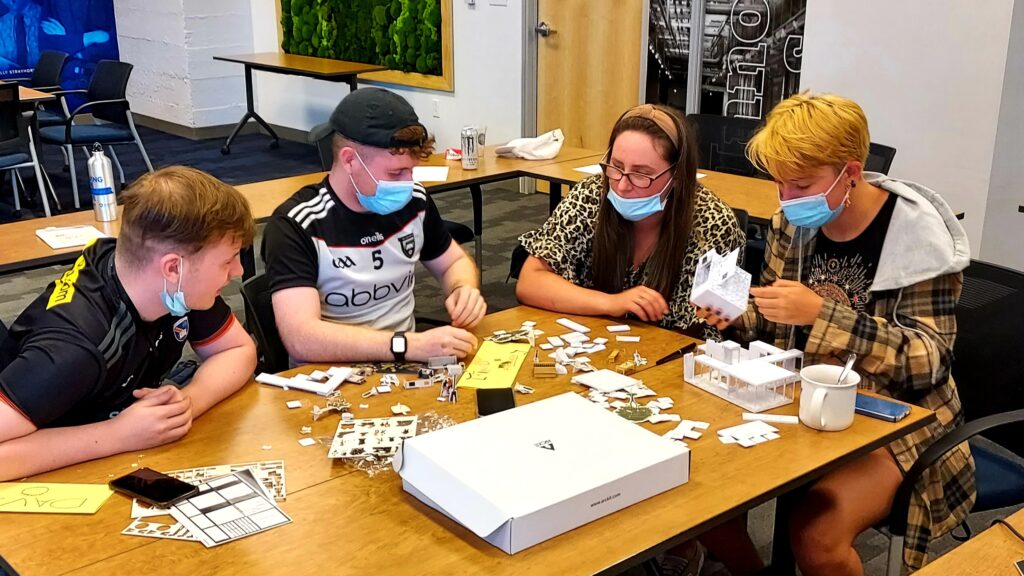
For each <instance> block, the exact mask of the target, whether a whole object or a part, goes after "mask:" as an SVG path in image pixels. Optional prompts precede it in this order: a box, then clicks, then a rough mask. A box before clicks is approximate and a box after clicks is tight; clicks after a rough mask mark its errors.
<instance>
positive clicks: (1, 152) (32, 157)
mask: <svg viewBox="0 0 1024 576" xmlns="http://www.w3.org/2000/svg"><path fill="white" fill-rule="evenodd" d="M30 115H31V113H24V112H22V110H21V100H20V98H19V97H18V85H17V84H14V83H8V84H0V171H8V170H9V171H10V172H11V188H12V189H13V191H14V215H15V217H20V216H21V198H20V193H19V192H18V184H19V183H20V184H21V187H22V188H24V187H25V184H24V182H22V180H21V174H19V173H18V169H19V168H32V169H33V170H35V176H36V184H37V185H38V186H39V196H40V197H41V198H42V199H43V210H44V211H45V212H46V215H47V216H50V203H49V200H47V196H46V186H45V184H44V183H43V174H42V167H41V166H40V164H39V158H38V156H37V155H36V147H35V142H34V141H33V139H32V131H31V130H30V129H29V123H28V116H30Z"/></svg>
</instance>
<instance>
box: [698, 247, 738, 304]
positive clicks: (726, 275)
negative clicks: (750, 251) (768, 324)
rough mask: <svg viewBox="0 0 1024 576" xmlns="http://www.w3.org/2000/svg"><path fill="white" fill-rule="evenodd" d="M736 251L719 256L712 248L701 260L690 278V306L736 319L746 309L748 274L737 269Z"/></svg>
mask: <svg viewBox="0 0 1024 576" xmlns="http://www.w3.org/2000/svg"><path fill="white" fill-rule="evenodd" d="M739 254H740V250H739V248H737V249H735V250H733V251H732V252H729V254H728V255H726V256H720V255H719V254H718V252H716V251H715V249H714V248H712V249H711V250H709V251H708V253H707V254H705V255H703V256H701V257H700V260H699V261H698V262H697V271H696V272H695V273H694V275H693V288H692V289H691V291H690V303H691V304H694V305H695V306H700V307H701V308H711V309H713V310H721V311H722V313H721V314H720V316H724V317H726V318H730V319H731V318H736V317H737V316H739V315H740V314H743V312H745V311H746V309H747V299H748V298H749V295H750V273H749V272H747V271H746V270H744V269H743V268H740V266H739Z"/></svg>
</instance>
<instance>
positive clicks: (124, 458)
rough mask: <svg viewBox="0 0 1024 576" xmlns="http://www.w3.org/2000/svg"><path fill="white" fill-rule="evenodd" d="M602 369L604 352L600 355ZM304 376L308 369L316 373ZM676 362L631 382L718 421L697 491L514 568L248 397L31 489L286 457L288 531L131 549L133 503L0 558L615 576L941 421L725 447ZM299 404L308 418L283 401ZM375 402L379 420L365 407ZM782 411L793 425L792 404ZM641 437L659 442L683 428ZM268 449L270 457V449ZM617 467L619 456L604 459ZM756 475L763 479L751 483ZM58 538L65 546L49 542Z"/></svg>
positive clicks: (200, 569)
mask: <svg viewBox="0 0 1024 576" xmlns="http://www.w3.org/2000/svg"><path fill="white" fill-rule="evenodd" d="M560 316H561V315H559V314H554V313H550V312H545V311H541V310H537V309H533V308H528V307H518V308H514V309H511V310H506V311H503V312H498V313H495V314H491V315H489V316H488V317H487V318H486V319H485V320H484V322H483V323H481V325H480V326H479V327H478V329H477V330H476V332H477V333H478V334H479V335H483V334H488V333H490V332H492V331H493V330H496V329H506V330H507V329H512V328H516V327H518V326H519V325H520V324H521V323H522V321H524V320H534V321H536V322H537V328H538V329H541V330H544V331H545V332H546V333H547V334H546V335H557V334H562V333H564V332H566V330H565V329H564V328H562V327H561V326H559V325H557V324H555V322H554V321H555V319H557V318H559V317H560ZM573 318H574V319H576V320H577V321H578V322H581V323H583V324H584V325H586V326H588V327H590V328H591V329H592V332H591V333H590V336H592V337H597V336H604V337H608V338H609V339H610V340H611V341H612V343H614V340H615V339H614V335H613V334H609V333H607V331H606V330H605V327H606V326H608V325H610V324H613V323H620V321H618V320H608V319H601V318H583V317H573ZM631 324H632V326H633V330H632V332H631V334H634V335H639V336H641V342H640V343H638V344H622V345H620V346H621V347H623V348H624V350H625V351H626V352H627V353H630V354H631V353H632V352H633V350H634V347H635V349H636V350H639V351H640V352H641V353H642V354H644V355H646V356H647V357H648V358H649V359H650V361H651V362H653V361H654V360H656V359H657V358H660V357H662V356H664V355H666V354H667V353H669V352H670V351H672V350H676V349H678V348H679V347H680V346H682V345H684V344H686V343H687V342H690V341H691V339H690V338H688V337H686V336H682V335H680V334H677V333H674V332H670V331H667V330H662V329H659V328H655V327H651V326H646V325H643V324H640V323H631ZM592 357H593V360H594V362H595V365H596V366H597V367H606V365H607V353H600V354H595V355H592ZM305 370H309V368H306V369H305ZM681 372H682V362H681V361H680V360H676V361H673V362H669V363H666V364H664V365H662V366H658V367H654V368H650V369H648V370H645V371H643V372H641V373H639V374H638V375H637V377H638V378H640V379H642V380H644V382H645V383H646V384H647V385H648V386H650V387H651V388H652V389H653V390H655V391H656V392H657V393H658V395H659V396H670V397H672V398H673V399H674V400H675V402H676V407H675V408H674V409H673V410H671V411H670V412H671V413H677V414H680V415H682V416H683V417H684V418H687V419H692V420H704V421H707V422H710V423H711V424H712V428H711V429H710V430H708V432H707V433H706V434H705V436H704V437H703V438H701V439H700V440H696V441H691V442H690V443H689V445H690V447H691V449H692V453H691V456H692V460H691V472H690V480H689V482H688V483H686V484H684V485H683V486H680V487H678V488H675V489H673V490H670V491H668V492H665V493H663V494H660V495H658V496H655V497H653V498H650V499H648V500H646V501H643V502H640V503H638V504H636V505H634V506H631V507H629V508H627V509H625V510H622V511H619V512H616V513H614V514H612V515H609V516H606V517H604V518H601V519H599V520H597V521H595V522H592V523H590V524H587V525H585V526H582V527H580V528H577V529H575V530H572V531H571V532H568V533H566V534H563V535H561V536H558V537H556V538H553V539H551V540H548V541H546V542H543V543H541V544H539V545H537V546H534V547H532V548H529V549H527V550H525V551H523V552H520V553H518V554H516V555H514V556H509V555H507V554H505V553H504V552H502V551H501V550H499V549H497V548H495V547H492V546H491V545H490V544H487V543H486V542H485V541H484V540H482V539H480V538H478V537H476V536H475V535H473V534H472V533H471V532H470V531H468V530H467V529H465V528H463V527H461V526H460V525H458V524H456V523H455V522H453V521H452V520H450V519H448V518H447V517H445V516H444V515H442V514H440V513H438V512H436V511H434V510H433V509H431V508H429V507H427V506H425V505H424V504H422V503H421V502H419V501H418V500H416V499H415V498H413V497H412V496H410V495H408V494H407V493H405V492H403V491H402V489H401V481H400V478H399V477H398V476H397V475H396V474H393V473H390V472H388V473H384V474H378V475H377V476H374V477H368V476H367V475H366V474H365V473H363V472H359V471H356V470H355V469H354V468H353V467H351V466H348V465H345V464H341V463H335V462H332V461H331V460H329V459H328V458H326V452H327V446H328V444H329V438H330V436H331V435H332V434H333V432H334V430H335V428H336V427H337V422H338V417H337V416H336V415H333V414H332V415H331V416H328V417H327V418H325V419H321V420H320V421H318V422H311V418H310V406H311V403H312V402H316V403H318V404H322V402H321V399H320V398H319V397H317V396H314V395H311V394H307V393H303V392H296V391H284V390H281V389H278V388H272V387H269V386H261V385H256V384H250V385H249V386H247V387H246V388H244V389H243V390H242V391H240V392H239V393H237V394H236V395H234V396H233V397H231V398H229V399H228V400H226V401H225V402H223V403H221V404H220V405H218V406H216V407H215V408H214V409H213V410H211V411H210V412H209V413H208V414H206V415H204V416H203V417H201V418H199V419H198V420H197V421H196V422H195V425H194V426H193V428H192V431H191V432H190V433H189V434H188V436H186V437H185V438H184V439H183V440H182V441H180V442H178V443H175V444H172V445H169V446H163V447H160V448H156V449H152V450H146V451H143V453H141V454H139V453H132V454H123V455H118V456H112V457H109V458H104V459H101V460H96V461H92V462H87V463H83V464H79V465H76V466H72V467H69V468H65V469H62V470H58V471H54V472H50V473H47V474H43V475H40V476H38V477H35V478H33V480H34V481H54V482H106V481H108V480H109V479H110V478H112V477H115V476H118V475H121V474H123V473H126V472H128V471H130V470H131V469H132V468H131V464H132V463H138V464H140V465H144V466H150V467H152V468H155V469H158V470H171V469H175V468H183V467H192V466H203V465H212V464H228V463H236V462H249V461H255V460H276V459H284V460H285V463H286V464H285V465H286V482H287V489H288V498H287V501H285V502H283V503H282V504H281V507H282V509H283V510H284V511H285V512H287V513H288V514H289V515H290V516H292V518H293V519H294V523H292V524H289V525H287V526H284V527H281V528H277V529H274V530H271V531H269V532H267V533H265V534H258V535H255V536H251V537H249V538H245V539H243V540H240V541H238V542H234V543H231V544H227V545H224V546H220V547H216V548H212V549H206V548H204V547H203V546H202V545H201V544H198V543H191V542H179V541H170V540H156V539H150V538H142V537H132V536H123V535H121V534H120V531H121V530H122V529H123V528H124V527H126V526H128V525H129V523H130V517H129V505H130V503H129V500H128V499H127V498H124V497H122V496H120V495H116V494H115V495H114V496H113V497H112V498H111V500H110V501H108V502H107V504H106V505H104V506H103V508H102V509H101V510H100V511H99V512H98V513H97V514H95V515H93V516H64V517H61V516H45V517H44V515H28V514H18V515H6V517H4V518H3V522H0V543H2V544H0V548H2V550H3V554H4V556H5V557H6V558H7V560H8V561H9V562H10V563H11V564H12V565H13V566H14V568H15V569H16V570H18V571H19V572H20V573H21V574H23V575H32V574H64V573H73V574H104V575H106V574H111V573H125V572H128V571H129V570H133V569H134V568H135V567H138V566H146V570H147V572H152V573H154V574H186V573H211V574H212V573H216V574H219V573H266V574H289V575H295V574H310V573H319V572H323V571H328V572H339V573H353V574H356V573H358V574H368V573H377V574H393V573H410V572H415V573H417V574H452V573H474V574H476V573H485V574H522V573H531V572H533V573H545V574H550V573H571V574H581V573H598V572H602V571H605V570H608V571H609V572H614V571H615V570H619V569H621V568H624V567H626V566H628V565H632V564H635V563H637V562H639V561H641V560H643V559H645V558H648V557H650V556H652V555H653V554H655V553H657V552H658V551H661V550H664V549H665V548H666V547H667V546H669V545H671V544H675V543H678V542H681V541H682V540H684V539H688V538H690V537H692V536H694V535H696V534H698V533H700V532H702V531H703V530H706V529H707V528H709V527H711V526H712V525H714V524H716V523H718V522H720V521H723V520H725V519H727V518H729V517H732V516H735V515H737V514H739V513H741V512H742V511H744V510H747V509H750V508H752V507H754V506H756V505H758V504H760V503H762V502H764V501H767V500H769V499H771V498H773V497H775V496H776V495H778V494H780V493H782V492H784V491H786V490H789V489H791V488H792V487H794V486H797V485H799V484H802V483H804V482H806V481H808V480H810V479H812V478H814V477H817V476H820V475H821V474H823V473H825V472H826V471H828V470H830V469H832V468H834V467H835V466H838V465H840V464H841V463H843V462H846V461H848V460H850V459H852V458H855V457H857V456H859V455H862V454H864V453H866V452H868V451H870V450H873V449H875V448H877V447H879V446H882V445H884V444H886V443H887V442H889V441H891V440H892V439H894V438H896V437H898V436H901V435H903V434H905V433H907V432H910V431H912V430H914V429H917V428H919V427H921V426H924V425H925V424H927V423H928V422H929V421H931V420H932V419H933V418H934V415H933V414H932V413H931V412H929V411H927V410H924V409H921V408H917V407H915V408H914V409H913V411H912V412H911V414H910V416H908V417H907V418H905V419H904V420H903V421H901V422H899V423H897V424H892V423H888V422H882V421H879V420H872V419H869V418H864V417H862V416H859V415H858V416H857V417H856V418H855V421H854V424H853V426H852V427H851V428H850V429H848V430H846V431H843V432H839V433H829V432H818V431H815V430H812V429H810V428H806V427H804V426H795V425H789V426H787V425H780V426H779V428H780V434H781V436H782V438H781V439H780V440H777V441H774V442H769V443H766V444H762V445H759V446H755V447H753V448H750V449H743V448H740V447H739V446H737V445H724V444H721V443H720V442H719V441H718V440H717V439H716V434H715V431H716V430H718V429H720V428H724V427H727V426H732V425H735V424H738V423H740V421H741V420H740V413H741V409H740V408H738V407H736V406H733V405H732V404H728V403H726V402H724V401H722V400H720V399H718V398H716V397H714V396H712V395H710V394H707V393H705V392H703V391H701V390H699V389H698V388H695V387H693V386H688V385H684V383H683V382H682V378H681ZM376 379H377V376H374V377H372V378H371V379H370V381H369V383H367V384H363V385H360V386H355V385H345V386H343V387H342V388H341V392H342V393H343V395H344V396H345V397H346V398H348V399H349V400H350V401H351V402H352V405H353V412H354V413H355V416H356V417H357V418H363V417H381V416H385V415H390V413H389V408H390V406H391V405H393V404H395V403H397V402H401V403H403V404H406V405H407V406H409V407H411V408H412V410H413V413H414V414H417V415H420V416H421V417H422V416H423V415H425V414H427V413H428V412H435V413H438V414H443V415H447V416H450V417H451V418H453V419H454V420H456V421H459V422H461V421H466V420H469V419H471V418H473V417H474V414H475V409H476V401H475V396H474V395H473V393H472V391H471V390H461V391H460V392H461V393H460V400H459V402H458V403H457V404H445V403H439V402H437V400H436V399H435V397H436V396H437V390H435V389H426V390H422V389H421V390H404V389H402V390H398V391H397V392H395V393H392V394H389V395H381V396H376V397H373V398H370V399H368V400H367V399H362V398H361V397H360V396H359V394H360V393H361V392H362V391H363V390H365V389H366V388H367V387H368V386H370V385H371V384H372V383H375V382H376ZM568 380H569V377H568V376H561V377H558V378H554V379H542V380H538V379H534V378H533V376H532V371H531V368H530V361H529V360H527V362H526V363H525V364H524V366H523V369H522V370H521V371H520V377H519V381H520V382H522V383H524V384H528V385H531V386H533V387H534V388H535V389H536V393H535V394H532V395H519V394H517V395H516V400H517V402H518V403H520V404H523V403H528V402H534V401H537V400H540V399H542V398H547V397H550V396H553V395H555V394H560V393H563V392H565V391H569V390H574V391H581V390H583V389H582V387H579V386H575V385H572V384H569V382H568ZM293 399H300V400H302V402H303V407H302V409H298V410H288V409H287V408H285V406H284V403H285V402H286V401H288V400H293ZM361 403H365V404H368V405H369V408H366V409H360V408H358V405H359V404H361ZM774 412H775V413H781V414H795V413H796V412H797V405H796V404H792V405H789V406H785V407H783V408H780V409H777V410H775V411H774ZM304 425H308V426H312V427H313V437H315V438H318V439H320V440H321V442H327V444H318V445H316V446H313V447H309V448H303V447H301V446H299V445H298V443H297V440H298V439H299V438H300V437H301V434H300V433H299V427H301V426H304ZM643 426H644V427H646V428H648V429H650V430H652V431H654V432H656V433H658V434H662V433H665V432H667V431H668V430H670V429H672V428H673V427H674V426H675V424H674V423H671V422H670V423H663V424H657V425H650V424H644V425H643ZM264 445H269V446H271V448H270V449H269V450H263V449H262V448H261V447H262V446H264ZM609 457H614V455H609ZM752 471H757V473H756V474H752V473H751V472H752ZM55 534H61V535H62V537H61V538H55V537H54V535H55Z"/></svg>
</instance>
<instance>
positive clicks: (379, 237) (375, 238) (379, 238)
mask: <svg viewBox="0 0 1024 576" xmlns="http://www.w3.org/2000/svg"><path fill="white" fill-rule="evenodd" d="M383 241H384V235H383V234H381V233H380V232H377V233H376V234H371V235H369V236H363V239H362V240H360V241H359V243H360V244H362V245H363V246H366V245H367V244H373V243H374V242H383Z"/></svg>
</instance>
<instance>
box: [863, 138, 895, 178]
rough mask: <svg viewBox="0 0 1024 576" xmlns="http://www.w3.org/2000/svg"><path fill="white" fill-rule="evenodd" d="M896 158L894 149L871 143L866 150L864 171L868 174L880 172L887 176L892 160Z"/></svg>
mask: <svg viewBox="0 0 1024 576" xmlns="http://www.w3.org/2000/svg"><path fill="white" fill-rule="evenodd" d="M895 157H896V149H895V148H893V147H892V146H886V145H885V144H877V143H875V142H872V143H871V146H870V147H869V148H868V159H867V162H865V163H864V169H865V170H867V171H868V172H881V173H882V174H888V173H889V168H890V167H891V166H892V159H893V158H895Z"/></svg>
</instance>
